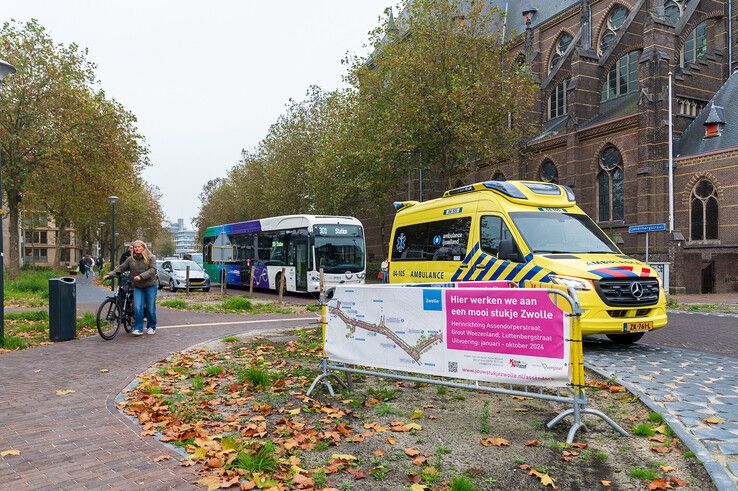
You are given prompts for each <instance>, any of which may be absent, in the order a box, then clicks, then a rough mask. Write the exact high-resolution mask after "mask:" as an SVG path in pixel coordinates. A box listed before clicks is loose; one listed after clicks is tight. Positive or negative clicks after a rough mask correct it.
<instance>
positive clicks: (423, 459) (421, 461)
mask: <svg viewBox="0 0 738 491" xmlns="http://www.w3.org/2000/svg"><path fill="white" fill-rule="evenodd" d="M427 463H428V457H423V456H420V457H416V458H414V459H413V464H415V465H423V464H427Z"/></svg>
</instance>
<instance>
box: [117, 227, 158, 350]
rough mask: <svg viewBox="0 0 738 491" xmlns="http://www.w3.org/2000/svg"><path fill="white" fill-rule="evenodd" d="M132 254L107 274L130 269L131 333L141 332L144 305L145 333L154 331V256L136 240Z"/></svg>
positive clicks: (155, 280)
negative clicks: (131, 284) (131, 279)
mask: <svg viewBox="0 0 738 491" xmlns="http://www.w3.org/2000/svg"><path fill="white" fill-rule="evenodd" d="M132 246H133V254H131V256H130V257H129V258H128V259H126V261H125V262H124V263H123V264H121V265H120V266H118V267H117V268H115V269H114V270H113V271H111V272H110V274H108V276H107V277H108V278H112V277H113V275H114V274H115V273H120V272H122V271H130V272H131V276H132V277H133V331H132V332H131V334H133V335H134V336H140V335H141V334H143V321H144V305H145V306H146V320H147V325H148V329H147V331H146V334H154V333H156V291H157V289H158V285H157V279H156V256H154V255H153V254H152V253H151V252H150V251H149V250H148V248H147V247H146V244H144V243H143V241H140V240H136V241H134V242H133V244H132Z"/></svg>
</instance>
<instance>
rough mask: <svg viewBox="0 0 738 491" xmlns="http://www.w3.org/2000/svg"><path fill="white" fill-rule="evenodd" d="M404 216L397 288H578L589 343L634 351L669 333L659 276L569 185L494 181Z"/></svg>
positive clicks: (395, 267) (399, 221)
mask: <svg viewBox="0 0 738 491" xmlns="http://www.w3.org/2000/svg"><path fill="white" fill-rule="evenodd" d="M395 208H396V209H397V215H396V216H395V222H394V226H393V227H392V235H391V238H390V250H389V256H388V263H387V264H385V266H386V267H387V268H386V273H387V277H388V280H389V282H390V283H421V282H422V283H427V282H455V281H493V280H508V281H514V282H516V283H519V284H521V286H522V283H521V282H524V281H528V280H529V281H533V282H539V283H549V282H550V283H554V284H558V285H564V286H567V287H571V288H573V289H575V290H576V293H577V296H578V298H579V302H580V304H581V307H582V308H583V309H584V314H583V315H582V323H581V325H582V334H583V335H588V334H606V335H607V336H608V337H609V338H610V339H611V340H613V341H614V342H619V343H632V342H635V341H637V340H639V339H640V338H641V337H642V336H643V334H644V332H646V331H650V330H652V329H658V328H661V327H664V326H665V325H666V297H665V295H664V290H663V286H662V284H661V279H660V278H659V276H658V274H657V273H656V271H654V270H653V269H652V268H650V267H649V266H648V265H646V264H645V263H642V262H641V261H638V260H636V259H633V258H631V257H629V256H626V255H624V254H623V253H622V252H621V251H620V250H619V249H618V248H617V246H616V245H615V244H614V243H613V242H612V241H611V240H610V238H609V237H608V236H607V235H606V234H605V233H604V232H603V231H602V230H601V229H600V228H599V227H598V226H597V225H596V224H595V223H594V222H593V221H592V219H590V218H589V217H588V216H587V214H586V213H584V211H582V209H581V208H579V207H578V206H577V204H576V201H575V199H574V193H573V192H572V191H571V189H569V188H568V187H566V186H559V185H556V184H550V183H543V182H529V181H487V182H482V183H476V184H471V185H468V186H462V187H459V188H456V189H452V190H450V191H446V193H444V195H443V196H442V197H441V198H438V199H434V200H430V201H426V202H424V203H419V202H417V201H405V202H398V203H395Z"/></svg>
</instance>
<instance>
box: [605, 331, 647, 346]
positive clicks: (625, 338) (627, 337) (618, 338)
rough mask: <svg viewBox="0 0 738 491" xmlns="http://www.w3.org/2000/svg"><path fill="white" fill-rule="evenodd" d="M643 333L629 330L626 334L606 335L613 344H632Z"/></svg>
mask: <svg viewBox="0 0 738 491" xmlns="http://www.w3.org/2000/svg"><path fill="white" fill-rule="evenodd" d="M643 334H644V333H642V332H629V333H627V334H607V337H608V338H610V341H612V342H613V343H615V344H633V343H635V342H636V341H638V340H639V339H641V338H642V337H643Z"/></svg>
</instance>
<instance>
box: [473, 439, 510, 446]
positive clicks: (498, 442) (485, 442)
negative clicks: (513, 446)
mask: <svg viewBox="0 0 738 491" xmlns="http://www.w3.org/2000/svg"><path fill="white" fill-rule="evenodd" d="M479 443H481V444H482V445H484V446H485V447H489V446H490V445H494V446H495V447H509V446H510V441H509V440H505V439H504V438H500V437H491V438H483V439H481V440H479Z"/></svg>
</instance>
